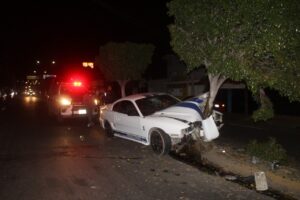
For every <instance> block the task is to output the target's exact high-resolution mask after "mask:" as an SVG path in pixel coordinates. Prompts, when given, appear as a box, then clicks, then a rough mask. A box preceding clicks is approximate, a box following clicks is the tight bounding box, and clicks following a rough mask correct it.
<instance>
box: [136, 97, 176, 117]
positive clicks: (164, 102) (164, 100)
mask: <svg viewBox="0 0 300 200" xmlns="http://www.w3.org/2000/svg"><path fill="white" fill-rule="evenodd" d="M135 102H136V104H137V106H138V107H139V109H140V111H141V113H142V114H143V115H144V116H148V115H151V114H153V113H155V112H156V111H159V110H163V109H165V108H167V107H170V106H172V105H175V104H177V103H178V102H179V100H178V99H176V98H174V97H172V96H170V95H166V94H164V95H155V96H151V97H146V98H143V99H139V100H136V101H135Z"/></svg>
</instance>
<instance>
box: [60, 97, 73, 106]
mask: <svg viewBox="0 0 300 200" xmlns="http://www.w3.org/2000/svg"><path fill="white" fill-rule="evenodd" d="M59 103H60V104H61V105H62V106H69V105H71V99H68V98H61V99H60V101H59Z"/></svg>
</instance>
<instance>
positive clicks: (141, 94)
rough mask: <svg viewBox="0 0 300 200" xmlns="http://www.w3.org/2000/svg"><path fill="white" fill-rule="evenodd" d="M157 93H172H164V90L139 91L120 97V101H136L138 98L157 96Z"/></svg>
mask: <svg viewBox="0 0 300 200" xmlns="http://www.w3.org/2000/svg"><path fill="white" fill-rule="evenodd" d="M156 95H170V94H167V93H162V92H148V93H139V94H133V95H129V96H126V97H123V98H121V99H119V100H118V101H121V100H130V101H136V100H138V99H144V98H146V97H151V96H156Z"/></svg>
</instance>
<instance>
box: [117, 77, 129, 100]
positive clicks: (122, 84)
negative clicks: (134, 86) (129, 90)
mask: <svg viewBox="0 0 300 200" xmlns="http://www.w3.org/2000/svg"><path fill="white" fill-rule="evenodd" d="M118 83H119V85H120V88H121V95H122V97H126V92H125V88H126V84H127V83H128V80H118Z"/></svg>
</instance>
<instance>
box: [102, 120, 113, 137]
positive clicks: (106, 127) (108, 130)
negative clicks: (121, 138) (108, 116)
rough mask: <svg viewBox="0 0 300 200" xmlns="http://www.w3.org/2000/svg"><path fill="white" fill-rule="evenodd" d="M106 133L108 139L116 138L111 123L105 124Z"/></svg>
mask: <svg viewBox="0 0 300 200" xmlns="http://www.w3.org/2000/svg"><path fill="white" fill-rule="evenodd" d="M104 127H105V133H106V136H107V137H113V136H114V132H113V129H112V128H111V126H110V124H109V122H105V125H104Z"/></svg>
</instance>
